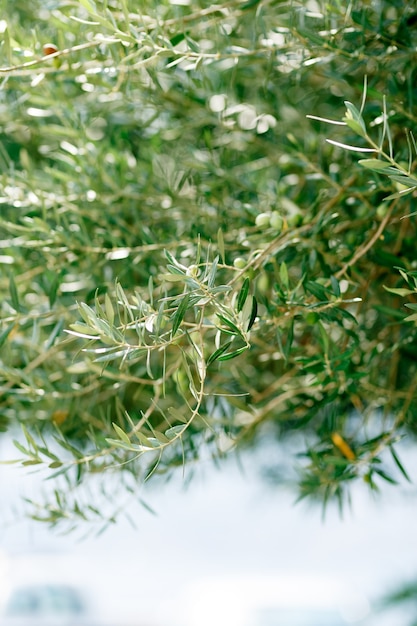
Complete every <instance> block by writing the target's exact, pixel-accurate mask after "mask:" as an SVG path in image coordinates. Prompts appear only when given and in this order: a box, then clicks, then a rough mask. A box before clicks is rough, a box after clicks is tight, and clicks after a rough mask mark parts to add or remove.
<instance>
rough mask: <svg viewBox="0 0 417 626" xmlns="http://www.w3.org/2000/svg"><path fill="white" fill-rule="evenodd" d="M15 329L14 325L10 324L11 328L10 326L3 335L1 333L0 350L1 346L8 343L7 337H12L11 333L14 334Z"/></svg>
mask: <svg viewBox="0 0 417 626" xmlns="http://www.w3.org/2000/svg"><path fill="white" fill-rule="evenodd" d="M13 328H14V323H13V324H10V326H8V327H7V328H5V329H4V330H3V331H2V332H1V333H0V348H1V346H2V345H3V344H4V343H5V342H6V339H7V337H8V336H9V335H10V333H11V332H12V330H13Z"/></svg>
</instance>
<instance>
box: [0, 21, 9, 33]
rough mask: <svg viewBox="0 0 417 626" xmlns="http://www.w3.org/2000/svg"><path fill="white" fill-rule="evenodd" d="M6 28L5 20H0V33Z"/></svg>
mask: <svg viewBox="0 0 417 626" xmlns="http://www.w3.org/2000/svg"><path fill="white" fill-rule="evenodd" d="M6 30H7V22H6V20H0V33H4V32H5V31H6Z"/></svg>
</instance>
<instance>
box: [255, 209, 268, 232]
mask: <svg viewBox="0 0 417 626" xmlns="http://www.w3.org/2000/svg"><path fill="white" fill-rule="evenodd" d="M270 219H271V215H270V214H269V213H259V215H257V216H256V219H255V224H256V226H259V227H260V228H262V227H264V226H269V223H270Z"/></svg>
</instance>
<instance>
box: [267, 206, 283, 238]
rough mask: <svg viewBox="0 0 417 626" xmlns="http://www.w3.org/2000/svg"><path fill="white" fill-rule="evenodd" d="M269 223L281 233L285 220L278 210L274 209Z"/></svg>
mask: <svg viewBox="0 0 417 626" xmlns="http://www.w3.org/2000/svg"><path fill="white" fill-rule="evenodd" d="M269 223H270V224H271V226H272V228H274V229H275V230H276V231H277V232H278V233H280V232H281V230H282V227H283V225H284V220H283V219H282V217H281V215H280V214H279V213H278V211H272V213H271V217H270V220H269Z"/></svg>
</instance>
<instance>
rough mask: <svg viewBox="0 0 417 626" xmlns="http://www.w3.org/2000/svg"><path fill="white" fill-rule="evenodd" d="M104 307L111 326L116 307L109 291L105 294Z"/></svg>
mask: <svg viewBox="0 0 417 626" xmlns="http://www.w3.org/2000/svg"><path fill="white" fill-rule="evenodd" d="M104 307H105V309H106V315H107V320H108V322H109V324H110V326H112V325H113V322H114V309H113V305H112V302H111V300H110V296H109V294H108V293H106V295H105V296H104Z"/></svg>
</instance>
